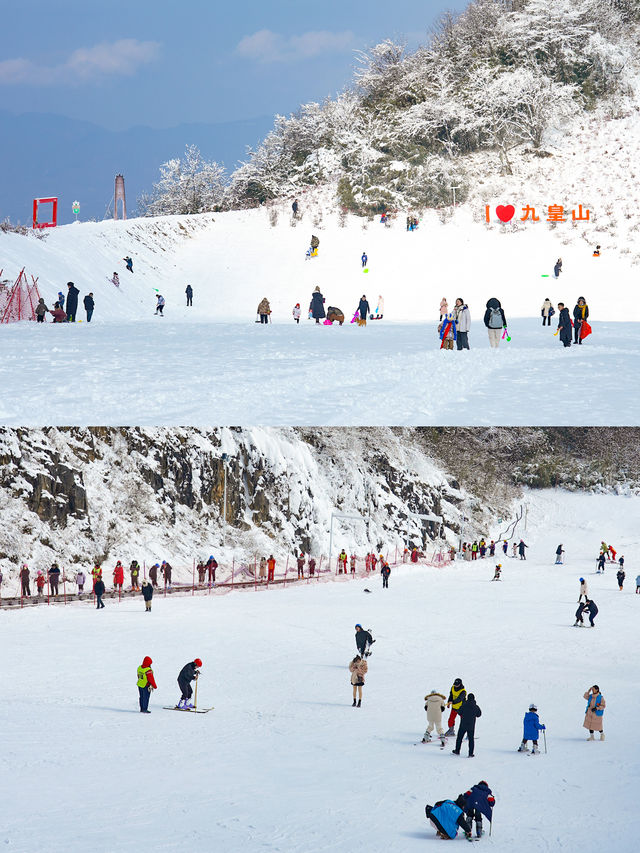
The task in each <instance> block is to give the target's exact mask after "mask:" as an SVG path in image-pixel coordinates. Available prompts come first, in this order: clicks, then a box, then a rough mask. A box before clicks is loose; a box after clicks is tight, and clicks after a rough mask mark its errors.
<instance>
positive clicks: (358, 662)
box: [349, 655, 369, 708]
mask: <svg viewBox="0 0 640 853" xmlns="http://www.w3.org/2000/svg"><path fill="white" fill-rule="evenodd" d="M368 669H369V665H368V663H367V662H366V660H364V658H361V657H360V655H356V656H355V657H354V659H353V660H352V661H351V663H350V664H349V672H350V673H351V684H352V686H353V705H352V707H353V708H355V707H356V691H357V693H358V701H357V707H358V708H360V707H361V705H362V688H363V687H364V677H365V675H366V674H367V670H368Z"/></svg>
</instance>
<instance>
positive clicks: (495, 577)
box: [491, 563, 502, 581]
mask: <svg viewBox="0 0 640 853" xmlns="http://www.w3.org/2000/svg"><path fill="white" fill-rule="evenodd" d="M501 572H502V566H501V565H500V563H498V565H497V566H496V570H495V572H494V575H493V577H492V578H491V580H492V581H499V580H500V573H501Z"/></svg>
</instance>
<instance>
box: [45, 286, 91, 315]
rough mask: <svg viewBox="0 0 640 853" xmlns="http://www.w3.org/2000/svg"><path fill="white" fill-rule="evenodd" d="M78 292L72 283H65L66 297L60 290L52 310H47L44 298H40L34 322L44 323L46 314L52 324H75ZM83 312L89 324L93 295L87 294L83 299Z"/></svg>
mask: <svg viewBox="0 0 640 853" xmlns="http://www.w3.org/2000/svg"><path fill="white" fill-rule="evenodd" d="M79 295H80V291H79V290H78V288H77V287H76V286H75V284H74V283H73V282H72V281H69V282H67V293H66V295H65V294H64V293H63V292H62V291H61V290H60V291H58V296H57V299H56V301H55V303H54V305H53V308H52V309H50V308H48V306H47V304H46V302H45V301H44V297H42V296H41V297H40V299H39V300H38V304H37V305H36V307H35V309H34V310H35V315H36V322H38V323H44V321H45V319H46V315H47V314H51V316H52V318H53V321H52V322H54V323H75V322H76V319H77V317H76V315H77V313H78V296H79ZM83 305H84V310H85V312H86V315H87V323H90V322H91V318H92V317H93V310H94V308H95V301H94V298H93V293H87V295H86V296H85V297H84V299H83Z"/></svg>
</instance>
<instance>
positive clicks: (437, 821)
mask: <svg viewBox="0 0 640 853" xmlns="http://www.w3.org/2000/svg"><path fill="white" fill-rule="evenodd" d="M424 812H425V814H426V816H427V820H430V821H431V823H432V824H433V826H434V828H435V830H436V833H437V835H438V838H455V837H456V835H457V834H458V829H461V830H462V831H463V832H464V835H465V838H467V839H468V840H469V841H471V840H472V839H471V824H470V823H469V821H468V820H467V819H466V817H465V816H464V811H463V810H462V809H461V808H460V806H458V805H456V804H455V803H454V802H453V800H438V802H437V803H436V804H435V806H429V805H427V806H425V808H424Z"/></svg>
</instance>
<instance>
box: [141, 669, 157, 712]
mask: <svg viewBox="0 0 640 853" xmlns="http://www.w3.org/2000/svg"><path fill="white" fill-rule="evenodd" d="M152 663H153V661H152V660H151V658H150V657H149V656H148V655H147V657H145V658H143V660H142V664H141V665H140V666H139V667H138V695H139V700H140V713H141V714H150V713H151V711H150V710H149V699H150V697H151V691H152V690H157V689H158V685H157V684H156V680H155V678H154V675H153V670H152V669H151V664H152Z"/></svg>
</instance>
